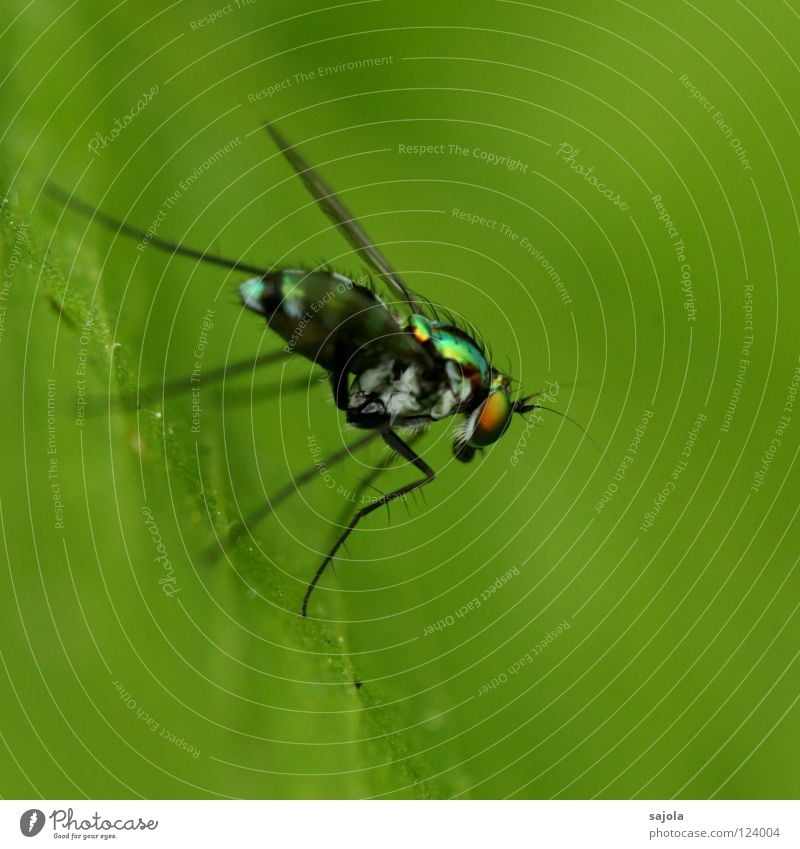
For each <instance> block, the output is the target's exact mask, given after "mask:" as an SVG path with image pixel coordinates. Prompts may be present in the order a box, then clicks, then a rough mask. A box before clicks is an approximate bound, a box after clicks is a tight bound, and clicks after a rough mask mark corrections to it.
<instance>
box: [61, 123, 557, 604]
mask: <svg viewBox="0 0 800 849" xmlns="http://www.w3.org/2000/svg"><path fill="white" fill-rule="evenodd" d="M266 129H267V132H268V133H269V134H270V135H271V136H272V138H273V139H274V140H275V142H276V143H277V144H278V146H279V147H280V148H281V149H282V152H283V154H284V155H285V156H286V158H287V159H288V160H289V162H290V163H291V165H292V166H293V168H294V169H295V171H296V173H297V175H298V176H299V177H300V178H301V180H302V181H303V183H304V184H305V186H306V188H307V189H308V190H309V191H310V192H311V194H312V196H313V197H314V199H315V201H316V202H317V204H318V205H319V206H320V208H321V209H322V210H323V211H324V212H325V213H326V214H327V215H328V216H329V217H330V219H331V220H332V221H333V223H334V224H335V225H336V227H337V228H338V229H339V231H340V232H341V233H342V235H343V236H344V237H345V238H346V239H347V240H348V242H349V243H350V244H351V245H352V246H353V247H354V248H355V250H356V252H357V253H358V254H359V255H360V256H361V258H362V259H363V260H365V262H367V263H368V264H369V265H370V266H371V268H372V270H373V271H374V272H376V274H377V275H378V277H379V280H380V282H381V283H382V285H383V287H384V288H385V290H386V294H387V296H389V297H387V298H386V300H384V299H383V298H381V297H380V296H379V295H378V293H377V291H375V288H374V287H369V286H364V285H361V284H359V283H356V282H354V281H352V280H350V279H349V278H347V277H345V276H343V275H341V274H337V273H335V272H333V271H330V270H327V269H312V270H300V269H288V268H287V269H272V270H270V269H261V268H258V267H255V266H252V265H249V264H247V263H243V262H240V261H236V260H230V259H226V258H225V257H221V256H217V255H213V254H209V253H208V252H206V251H198V250H195V249H192V248H188V247H185V246H183V245H176V244H173V243H170V242H167V241H165V240H163V239H160V238H158V237H153V235H152V234H149V235H148V243H149V244H152V245H154V246H156V247H158V248H160V249H162V250H166V251H169V252H171V253H175V254H179V255H183V256H189V257H193V258H196V259H199V260H201V261H204V262H209V263H212V264H215V265H220V266H223V267H227V268H229V269H234V270H240V271H244V272H247V273H249V274H252V275H254V276H252V277H251V278H250V279H248V280H246V281H245V282H243V283H242V284H241V285H240V287H239V295H240V298H241V300H242V303H243V305H244V306H245V308H247V309H248V310H251V311H253V312H255V313H257V314H259V315H260V316H263V317H264V318H265V319H266V321H267V324H268V326H269V327H270V328H271V329H272V330H273V331H275V332H276V333H277V334H279V335H280V336H281V337H282V338H283V339H284V341H285V342H286V349H287V350H288V351H290V352H293V353H297V354H300V355H302V356H304V357H306V358H307V359H309V360H311V361H312V362H314V363H315V364H317V365H318V366H321V367H322V368H323V369H325V370H326V371H327V372H328V373H329V375H330V381H331V388H332V391H333V396H334V400H335V402H336V405H337V407H338V408H339V409H340V410H342V411H343V412H344V413H345V415H346V417H347V421H348V422H349V423H350V424H352V425H354V426H355V427H356V428H361V429H364V430H367V431H370V433H371V434H373V435H375V436H380V437H381V438H382V439H383V441H384V442H385V443H386V444H387V445H388V446H389V447H390V448H391V449H392V450H393V451H394V452H396V453H397V454H399V455H400V456H401V457H403V458H404V459H406V460H407V461H408V462H410V463H412V464H413V465H414V466H415V467H416V468H417V469H418V471H419V472H421V474H422V476H421V477H418V478H417V479H416V480H412V481H411V482H409V483H407V484H405V485H404V486H401V487H399V488H398V489H395V490H393V491H392V492H389V493H386V494H384V495H382V496H380V497H379V498H377V499H375V500H374V501H373V502H371V503H370V504H368V505H367V506H366V507H362V508H361V509H360V510H358V511H357V512H356V513H355V515H354V516H353V517H352V519H351V520H350V522H349V523H348V524H347V525H346V527H345V528H344V530H343V531H342V533H341V535H340V536H339V538H338V539H337V541H336V543H335V544H334V545H333V546H332V548H331V550H330V551H329V552H328V554H327V556H326V557H325V559H324V560H323V562H322V563H321V565H320V566H319V568H318V569H317V571H316V573H315V575H314V577H313V578H312V580H311V582H310V583H309V585H308V588H307V590H306V594H305V598H304V600H303V606H302V613H303V615H304V616H305V615H306V612H307V607H308V601H309V598H310V596H311V593H312V591H313V589H314V587H315V586H316V584H317V582H318V581H319V579H320V577H321V576H322V574H323V572H324V571H325V569H326V567H327V565H328V564H329V563H330V561H331V560H332V558H333V557H334V556H335V554H336V552H337V551H338V549H339V547H340V546H341V545H342V543H343V542H344V541H345V540H346V539H347V537H348V536H349V534H350V533H351V532H352V531H353V529H354V528H355V527H356V526H357V524H358V523H359V522H360V521H361V519H363V518H364V517H365V516H367V515H368V514H369V513H371V512H372V511H373V510H376V509H377V508H379V507H381V506H383V505H385V504H388V503H389V502H391V501H393V500H395V499H397V498H401V497H402V496H404V495H405V494H406V493H409V492H411V491H412V490H415V489H419V488H420V487H422V486H424V485H425V484H427V483H429V482H430V481H432V480H433V478H434V477H435V473H434V471H433V469H431V467H430V466H429V465H428V464H427V463H426V462H425V461H424V460H423V459H422V458H421V457H420V456H419V455H418V454H417V453H416V452H415V451H414V449H413V447H412V446H411V445H410V444H409V441H411V440H409V441H405V440H404V439H403V438H401V437H400V436H399V435H398V433H397V431H398V429H401V428H423V427H425V426H427V425H431V424H433V423H435V422H437V421H439V420H441V419H446V418H449V417H451V416H454V415H457V414H460V415H463V417H464V418H463V420H462V421H461V423H460V425H459V426H458V427H457V429H456V436H455V440H454V443H453V453H454V456H455V457H456V458H457V459H459V460H460V461H462V462H468V461H470V460H472V459H473V457H474V456H475V453H476V451H478V450H480V449H483V448H485V447H487V446H489V445H491V444H492V443H493V442H495V441H496V440H497V439H498V438H499V437H500V436H502V435H503V434H504V433H505V431H506V430H507V428H508V426H509V424H510V422H511V419H512V415H513V414H514V413H518V414H525V413H528V412H530V411H532V410H534V409H537V408H538V409H549V408H547V407H543V406H542V405H539V404H535V403H531V399H532V398H533V397H534V396H528V397H526V398H520V399H517V400H512V397H511V380H510V378H509V377H508V376H507V375H505V374H503V373H502V372H500V371H499V370H497V369H496V368H495V367H494V366H493V365H492V364H491V363H490V362H489V360H488V358H487V356H486V354H485V352H484V350H483V348H482V346H481V345H480V344H479V343H478V342H477V341H476V339H475V338H473V337H472V336H471V335H470V334H469V333H468V332H467V331H466V330H465V329H463V328H462V327H460V326H458V324H457V323H456V322H454V321H452V320H442V319H441V318H440V316H439V315H438V314H437V311H436V310H435V309H434V308H433V307H431V306H430V305H429V304H427V303H426V302H424V301H423V300H422V299H420V298H419V297H418V296H417V295H416V294H415V293H413V292H412V291H411V290H410V289H409V288H408V287H407V286H406V285H405V283H404V282H403V281H402V279H401V278H400V276H399V275H398V274H397V273H396V272H395V271H394V270H393V269H392V267H391V266H390V265H389V263H388V262H387V261H386V259H385V258H384V256H383V254H382V253H381V252H380V251H379V249H378V248H377V247H376V246H375V245H374V243H373V242H372V241H371V240H370V239H369V237H368V236H367V235H366V233H365V232H364V231H363V230H362V229H361V227H360V225H359V224H358V222H357V221H356V220H355V218H354V217H353V216H352V215H351V214H350V212H349V211H348V210H347V208H346V207H345V206H344V204H343V203H342V202H341V200H339V198H338V197H337V196H336V194H335V193H334V192H333V191H332V190H331V189H330V188H329V187H328V186H327V184H326V183H325V182H324V181H323V180H322V178H321V177H320V176H319V175H318V174H317V173H316V172H315V171H314V169H313V168H311V167H310V166H309V165H308V163H306V162H305V160H304V159H303V158H302V157H301V156H300V154H299V153H298V152H297V150H296V149H295V148H294V147H293V146H292V145H291V144H289V143H288V142H287V140H286V139H285V138H284V137H283V136H282V134H281V133H280V132H279V131H278V130H277V129H276V128H275V127H274V126H272V125H267V126H266ZM51 193H52V194H56V195H58V196H59V198H60V199H61V200H64V201H66V203H67V204H68V205H69V206H70V207H72V208H75V209H77V210H79V211H80V212H83V213H84V214H87V215H91V216H92V217H93V218H96V219H98V220H99V221H100V222H101V223H103V224H105V225H106V226H110V227H112V228H114V229H116V230H118V231H121V232H123V233H126V234H128V235H132V236H135V237H137V238H142V237H143V236H145V235H146V234H145V233H144V232H143V231H141V230H139V229H137V228H135V227H131V226H129V225H127V224H124V223H121V222H119V221H116V220H115V219H113V218H110V217H109V216H107V215H105V214H104V213H102V212H99V211H97V210H95V209H93V208H92V207H90V206H88V205H87V204H84V203H82V202H81V201H78V200H76V199H75V198H73V197H71V196H69V195H65V193H63V192H61V191H60V190H57V189H53V188H51ZM366 441H367V439H362V440H361V441H360V442H358V443H357V444H358V445H360V444H363V443H365V442H366ZM354 445H355V444H354ZM351 447H354V446H351ZM345 453H346V452H345V451H341V452H337V453H336V454H335V455H333V456H332V458H329V460H336V461H338V460H339V459H341V458H342V457H343V456H345ZM312 475H313V472H306V473H305V474H304V475H301V476H300V477H299V478H297V479H296V480H295V483H298V482H304V481H305V480H308V479H310V478H311V477H312Z"/></svg>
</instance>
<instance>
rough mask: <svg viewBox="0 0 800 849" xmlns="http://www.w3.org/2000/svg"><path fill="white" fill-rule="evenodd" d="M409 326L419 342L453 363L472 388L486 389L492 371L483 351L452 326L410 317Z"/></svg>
mask: <svg viewBox="0 0 800 849" xmlns="http://www.w3.org/2000/svg"><path fill="white" fill-rule="evenodd" d="M408 323H409V327H410V329H411V331H412V332H413V334H414V336H415V337H416V339H417V340H418V341H419V342H422V343H423V344H424V343H430V344H431V345H432V346H433V348H434V349H435V351H436V353H437V354H438V355H439V356H440V357H441V358H442V359H444V360H452V361H453V362H454V363H456V364H457V365H458V366H459V367H460V368H461V370H462V372H463V373H464V375H465V376H467V377H468V378H469V379H470V382H471V383H472V384H473V385H476V386H480V387H483V388H488V387H489V383H490V381H491V369H490V368H489V363H488V361H487V360H486V357H485V356H484V354H483V351H481V349H480V348H479V347H478V346H477V345H476V344H475V343H474V342H473V341H472V340H471V339H470V338H469V337H468V336H466V335H465V334H463V333H461V332H460V331H459V330H458V329H457V328H455V327H453V326H452V325H451V324H447V323H446V322H443V321H432V320H431V319H428V318H426V317H425V316H422V315H412V316H411V317H410V318H409V320H408Z"/></svg>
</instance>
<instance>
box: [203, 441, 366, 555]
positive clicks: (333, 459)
mask: <svg viewBox="0 0 800 849" xmlns="http://www.w3.org/2000/svg"><path fill="white" fill-rule="evenodd" d="M377 437H378V433H377V432H376V431H374V430H373V431H368V432H367V433H365V434H364V435H363V436H362V437H361V438H360V439H357V440H356V441H355V442H351V443H350V444H349V445H347V446H345V447H344V448H340V449H339V450H338V451H334V452H332V453H331V454H329V455H328V456H327V457H323V458H322V459H321V460H319V461H317V462H316V463H314V465H313V466H310V467H309V468H308V469H306V470H305V471H304V472H302V473H301V474H299V475H297V476H296V477H295V478H293V479H292V480H291V481H289V483H287V484H286V485H285V486H284V487H283V488H282V489H279V490H278V492H277V493H276V494H275V495H274V496H273V497H272V498H270V499H269V501H267V502H266V503H265V504H261V505H259V507H257V508H256V509H255V510H253V512H252V513H250V514H249V515H248V516H247V517H246V518H245V519H244V521H242V522H237V523H236V524H235V525H234V526H233V528H231V531H230V534H229V536H228V541H227V543H225V542H223V541H222V540H220V539H219V538H218V539H217V540H216V541H215V543H214V544H213V545H212V546H210V547H209V548H208V549H207V550H206V552H205V554H204V559H206V560H210V561H214V560H217V559H218V558H219V557H220V555H222V554H225V553H226V552H227V551H228V550H229V549H230V548H231V546H232V545H233V544H234V543H235V542H236V541H237V540H239V539H241V537H243V536H244V535H245V534H246V533H248V532H249V531H250V529H251V528H252V527H253V526H254V525H257V524H258V523H259V522H262V521H263V520H264V519H266V518H267V517H268V516H269V515H271V514H272V513H273V512H274V511H275V510H276V508H277V507H279V506H280V505H281V504H282V503H283V502H284V501H286V499H287V498H290V497H291V496H292V495H294V493H295V492H296V491H297V490H298V489H300V487H302V486H304V485H305V484H307V483H308V482H309V481H311V480H314V478H315V477H318V476H319V474H320V469H321V468H322V467H325V468H330V467H331V466H335V465H336V464H337V463H339V462H341V461H342V460H345V459H346V458H347V457H349V456H350V454H351V453H352V452H353V451H357V450H358V449H359V448H362V447H363V446H364V445H367V444H368V443H369V442H372V441H373V440H374V439H377Z"/></svg>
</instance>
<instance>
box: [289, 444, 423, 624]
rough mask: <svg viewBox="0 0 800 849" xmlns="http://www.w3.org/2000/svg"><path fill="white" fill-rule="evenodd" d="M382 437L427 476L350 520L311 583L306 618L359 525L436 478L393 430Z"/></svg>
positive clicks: (380, 499)
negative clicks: (311, 602)
mask: <svg viewBox="0 0 800 849" xmlns="http://www.w3.org/2000/svg"><path fill="white" fill-rule="evenodd" d="M381 436H382V437H383V440H384V442H385V443H386V444H387V445H388V446H389V447H390V448H391V449H392V450H393V451H396V452H397V453H398V454H399V455H400V456H401V457H404V458H405V459H406V460H408V462H409V463H413V464H414V465H415V466H416V467H417V468H418V469H419V470H420V471H421V472H422V474H423V475H424V476H425V477H423V478H420V479H419V480H415V481H411V483H407V484H405V485H404V486H401V487H398V488H397V489H395V490H393V491H392V492H387V493H386V494H385V495H381V496H380V498H377V499H376V500H375V501H373V502H372V504H367V505H366V507H362V508H361V509H360V510H358V511H357V512H356V514H355V515H354V516H353V518H352V519H351V520H350V523H349V524H348V525H347V527H346V528H345V529H344V531H342V533H341V534H340V536H339V538H338V539H337V540H336V542H335V543H334V546H333V548H331V550H330V551H329V552H328V554H327V556H326V557H325V559H324V560H323V561H322V563H321V564H320V567H319V569H317V571H316V573H315V574H314V577H313V578H312V579H311V582H310V583H309V585H308V589H307V590H306V594H305V597H304V598H303V607H302V610H301V612H302V614H303V616H306V615H307V614H308V601H309V599H310V598H311V593H313V592H314V587H316V585H317V583H318V582H319V579H320V578H321V577H322V574H323V573H324V571H325V570H326V569H327V568H328V564H329V563H330V562H331V560H333V558H334V557H335V555H336V552H337V551H338V550H339V549H340V548H341V546H342V544H343V543H344V542H345V540H346V539H347V538H348V537H349V536H350V534H351V533H352V532H353V531H354V530H355V528H356V526H357V525H358V523H359V522H360V521H361V520H362V519H363V518H364V517H365V516H368V515H369V514H370V513H372V512H373V510H377V509H378V508H379V507H383V505H384V504H389V502H391V501H396V500H397V499H398V498H402V497H403V496H404V495H407V494H408V493H409V492H413V491H414V490H415V489H419V488H420V487H423V486H425V484H427V483H430V482H431V481H432V480H433V479H434V478H435V477H436V472H434V471H433V469H432V468H431V467H430V466H429V465H428V464H427V463H426V462H425V461H424V460H423V459H422V457H420V456H419V455H418V454H417V453H416V452H415V451H414V450H413V449H412V448H411V447H410V446H409V445H407V444H406V443H405V442H403V440H402V439H401V438H400V437H399V436H398V435H397V434H396V433H395V432H394V431H392V430H386V431H382V432H381Z"/></svg>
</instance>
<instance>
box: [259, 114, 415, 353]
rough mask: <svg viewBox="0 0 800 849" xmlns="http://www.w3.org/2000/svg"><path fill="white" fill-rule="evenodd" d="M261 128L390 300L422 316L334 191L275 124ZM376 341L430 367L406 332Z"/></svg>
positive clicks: (390, 268) (410, 295) (400, 282)
mask: <svg viewBox="0 0 800 849" xmlns="http://www.w3.org/2000/svg"><path fill="white" fill-rule="evenodd" d="M264 129H265V130H266V131H267V133H269V135H270V137H271V138H272V140H273V141H274V142H275V143H276V144H277V146H278V147H279V148H280V150H281V153H283V155H284V156H285V157H286V159H287V160H288V161H289V163H290V165H291V166H292V168H293V169H294V171H295V173H296V174H297V176H298V177H299V178H300V179H301V180H302V181H303V185H304V186H305V187H306V189H308V191H309V193H310V194H311V196H312V197H313V198H314V200H315V201H316V203H317V205H318V206H319V208H320V209H321V210H322V211H323V212H324V213H325V214H326V215H327V216H328V218H329V219H330V220H331V221H332V222H333V224H334V225H335V227H336V229H337V230H338V231H339V232H340V233H341V234H342V235H343V236H344V237H345V239H347V241H348V243H349V244H350V245H351V246H352V247H353V248H354V249H355V251H356V253H357V254H358V255H359V256H360V257H361V259H363V260H364V261H365V262H366V263H367V264H368V265H369V266H370V267H371V268H372V269H373V270H374V271H375V272H376V274H377V275H378V276H379V277H380V279H381V280H382V281H383V283H384V285H385V286H386V288H387V289H388V290H389V291H390V292H391V293H392V295H393V297H394V298H395V299H396V300H397V301H399V302H401V303H403V304H405V305H406V306H407V307H408V309H409V310H410V311H411V312H412V313H421V312H422V306H421V304H420V301H419V298H418V297H417V296H416V295H415V294H414V293H413V292H412V291H411V290H410V289H409V288H408V286H406V284H405V283H404V282H403V281H402V279H401V278H400V275H399V274H398V273H397V272H396V271H395V270H394V269H393V268H392V266H391V265H389V262H388V261H387V259H386V257H385V256H384V255H383V254H382V253H381V251H380V249H379V248H378V247H377V246H376V245H375V243H374V242H373V241H372V239H370V237H369V236H368V235H367V234H366V233H365V232H364V230H363V229H362V227H361V225H360V224H359V223H358V221H357V220H356V218H355V216H354V215H353V214H352V212H350V210H349V209H348V208H347V207H346V206H345V205H344V203H343V202H342V201H341V199H340V198H339V197H338V196H337V194H336V192H334V190H333V189H332V188H331V187H330V186H329V185H328V184H327V183H326V182H325V180H323V179H322V177H321V176H320V175H319V174H318V173H317V172H316V171H315V169H314V168H313V167H312V166H311V165H309V164H308V162H306V160H305V159H303V157H302V156H301V155H300V153H298V151H297V148H296V147H295V146H294V145H293V144H292V143H291V142H290V141H289V140H288V139H287V138H286V137H285V136H284V135H283V133H281V131H280V130H279V129H278V128H277V127H276V126H275V125H274V124H270V123H268V122H267V123H265V124H264ZM376 342H377V343H378V344H380V345H382V346H383V347H384V348H385V349H386V351H387V352H389V353H392V354H394V355H395V356H396V358H397V359H400V360H404V361H406V362H408V361H410V360H413V361H416V362H421V363H423V364H424V365H425V366H427V367H430V366H431V365H432V363H431V358H430V355H429V354H428V352H427V351H426V350H425V349H424V348H423V347H422V346H421V345H420V344H419V343H418V342H417V341H416V339H415V338H414V337H413V336H412V335H411V334H409V333H405V332H399V333H397V334H392V335H391V337H386V336H383V337H382V338H381V339H380V340H376Z"/></svg>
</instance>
